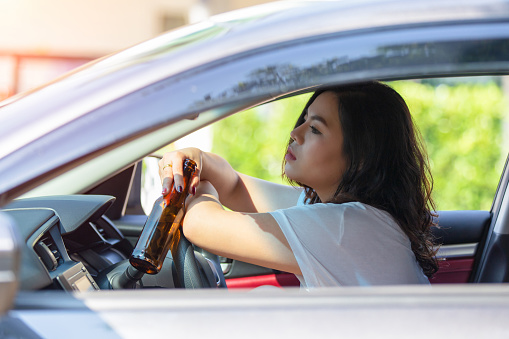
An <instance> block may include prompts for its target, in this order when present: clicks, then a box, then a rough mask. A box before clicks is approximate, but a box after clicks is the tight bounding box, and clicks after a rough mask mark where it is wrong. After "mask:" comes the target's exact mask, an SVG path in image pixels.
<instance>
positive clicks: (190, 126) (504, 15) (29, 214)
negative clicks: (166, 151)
mask: <svg viewBox="0 0 509 339" xmlns="http://www.w3.org/2000/svg"><path fill="white" fill-rule="evenodd" d="M508 73H509V2H508V1H504V0H488V1H470V0H469V1H463V2H461V3H459V2H457V1H448V0H442V1H435V0H427V1H400V0H386V1H340V2H330V1H324V2H320V1H310V2H306V1H302V2H301V1H297V2H293V1H284V2H274V3H270V4H267V5H261V6H257V7H254V8H250V9H245V10H240V11H236V12H232V13H225V14H221V15H218V16H214V17H212V18H210V19H208V20H206V21H204V22H201V23H198V24H194V25H190V26H185V27H182V28H179V29H176V30H173V31H170V32H168V33H166V34H163V35H161V36H158V37H156V38H154V39H151V40H149V41H146V42H144V43H141V44H138V45H136V46H133V47H130V48H127V49H125V50H123V51H120V52H118V53H116V54H113V55H111V56H107V57H104V58H100V59H98V60H96V61H93V62H91V63H89V64H87V65H85V66H83V67H80V68H79V69H77V70H75V71H72V72H70V73H68V74H67V75H65V76H64V77H61V78H59V79H57V80H55V81H53V82H51V83H49V84H47V85H45V86H42V87H40V88H37V89H35V90H32V91H30V92H27V93H22V94H20V95H17V96H15V97H13V98H10V99H7V100H5V101H3V102H1V103H0V142H1V147H0V178H1V179H0V207H1V211H0V225H1V228H0V273H1V274H0V277H1V279H0V282H1V284H0V288H1V289H0V291H1V294H2V301H1V307H0V311H1V312H2V313H3V314H4V316H3V318H2V320H1V322H0V335H1V336H4V337H8V338H9V337H15V338H39V337H43V338H85V337H87V338H88V337H98V338H103V337H108V338H117V337H122V338H131V337H132V338H135V337H140V336H142V335H143V336H156V335H164V336H173V335H186V334H187V335H192V336H201V335H203V336H205V335H206V336H209V337H223V336H227V335H232V336H240V337H255V336H256V337H259V336H263V337H268V338H271V337H281V336H288V337H309V336H313V337H315V336H324V337H336V336H345V337H355V338H361V337H374V336H376V337H380V336H382V337H385V336H387V337H389V336H390V337H400V338H408V337H411V338H421V337H422V338H424V337H429V336H430V335H440V336H442V335H443V336H447V337H485V336H488V335H489V336H490V337H493V338H498V337H506V336H507V334H508V332H509V326H507V325H506V321H505V319H506V318H507V316H509V286H508V285H507V284H506V283H507V282H508V279H509V272H508V264H507V263H508V259H509V188H508V183H509V167H508V166H507V161H506V162H505V164H506V165H505V166H502V167H503V168H500V171H499V175H500V180H499V182H498V187H497V188H496V190H494V192H493V195H492V198H493V200H492V204H491V207H490V208H488V210H448V211H438V223H439V226H440V227H439V228H436V229H435V231H436V236H437V237H438V238H439V239H440V240H441V243H442V246H441V248H440V251H439V253H438V259H439V260H440V263H441V265H440V270H439V272H438V274H437V276H436V277H435V279H433V280H431V282H432V286H431V287H430V286H370V287H337V288H326V289H316V290H310V291H305V290H301V289H299V288H298V287H297V285H298V283H297V281H296V279H295V277H293V276H292V275H290V274H288V273H285V272H279V271H274V270H270V269H267V268H264V267H259V266H253V265H249V264H246V263H242V262H238V261H232V260H230V259H228V258H221V257H218V256H215V255H213V254H212V253H208V252H206V251H203V250H201V249H199V248H195V247H192V244H190V243H188V242H185V239H184V240H183V241H182V246H181V247H180V250H178V251H177V252H176V253H173V254H172V255H168V257H167V258H166V260H165V263H164V266H163V270H162V271H161V272H160V273H159V274H157V275H143V276H142V277H133V276H132V271H130V270H131V268H130V264H129V262H128V258H129V256H130V253H131V251H132V249H133V245H134V244H135V243H136V241H137V239H138V237H139V235H140V233H141V231H142V229H143V226H144V224H145V221H146V219H147V215H146V212H145V211H144V209H143V206H142V203H141V201H142V199H141V182H142V172H143V171H142V169H143V165H142V164H143V161H144V159H145V161H146V163H149V162H150V161H151V160H150V159H152V161H153V157H152V154H153V153H154V152H155V151H157V150H159V149H161V148H163V147H164V146H166V145H168V144H170V143H172V142H175V141H177V140H179V139H180V138H181V137H183V136H186V135H188V134H190V133H192V132H194V131H197V130H199V129H200V128H203V127H205V126H208V125H211V124H213V123H215V122H216V121H218V120H221V119H224V118H226V117H228V116H232V115H234V114H235V115H237V114H240V113H239V112H242V111H244V110H246V109H248V108H251V107H257V106H262V105H271V104H275V103H278V102H280V101H281V100H286V99H287V98H291V97H295V96H298V95H305V94H306V93H311V92H313V91H314V90H315V89H316V88H318V87H320V86H323V85H332V84H348V83H357V82H362V81H368V80H379V81H384V82H393V81H402V80H410V81H415V80H416V79H425V80H426V81H431V80H433V79H443V78H448V79H456V78H458V77H486V76H504V75H507V74H508ZM263 107H266V106H263ZM470 127H471V128H472V129H475V128H478V126H477V125H473V126H470ZM497 140H498V139H497ZM485 151H487V150H482V152H485ZM151 157H152V158H151ZM451 168H454V167H451ZM457 194H462V192H457ZM189 262H191V264H190V265H189V266H186V264H183V263H189ZM126 272H127V273H126ZM129 272H131V273H129ZM126 274H127V278H126ZM195 283H197V284H198V287H200V289H192V287H195V286H196V285H195ZM444 283H448V284H444ZM270 286H272V287H274V286H276V287H278V288H271V287H270ZM292 286H293V287H292Z"/></svg>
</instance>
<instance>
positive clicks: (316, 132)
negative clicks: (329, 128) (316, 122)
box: [310, 126, 322, 134]
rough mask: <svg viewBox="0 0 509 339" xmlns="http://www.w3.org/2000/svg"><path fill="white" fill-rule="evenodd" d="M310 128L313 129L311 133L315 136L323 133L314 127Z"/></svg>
mask: <svg viewBox="0 0 509 339" xmlns="http://www.w3.org/2000/svg"><path fill="white" fill-rule="evenodd" d="M310 127H311V133H313V134H322V132H320V131H319V130H317V129H316V127H314V126H310Z"/></svg>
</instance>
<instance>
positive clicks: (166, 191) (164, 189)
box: [162, 187, 168, 195]
mask: <svg viewBox="0 0 509 339" xmlns="http://www.w3.org/2000/svg"><path fill="white" fill-rule="evenodd" d="M166 193H168V189H167V188H166V187H165V188H163V191H162V194H163V195H165V194H166Z"/></svg>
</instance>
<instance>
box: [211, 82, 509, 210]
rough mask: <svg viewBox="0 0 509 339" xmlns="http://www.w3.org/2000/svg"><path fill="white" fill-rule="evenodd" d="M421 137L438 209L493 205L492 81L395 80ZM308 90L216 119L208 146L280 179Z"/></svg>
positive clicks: (498, 114)
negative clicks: (425, 148) (429, 165)
mask: <svg viewBox="0 0 509 339" xmlns="http://www.w3.org/2000/svg"><path fill="white" fill-rule="evenodd" d="M390 85H391V86H393V87H394V88H395V89H396V90H397V91H398V92H399V93H401V95H402V96H403V97H404V99H405V100H406V101H407V104H408V106H409V108H410V111H411V112H412V115H413V118H414V120H415V122H416V124H417V126H418V127H419V129H420V131H421V134H422V136H423V139H424V140H425V142H426V145H427V149H428V153H429V158H430V164H431V169H432V173H433V177H434V183H435V185H434V197H435V201H436V202H437V207H438V209H440V210H448V209H484V210H488V209H490V207H491V203H492V199H493V196H494V193H495V190H496V187H497V184H498V180H499V177H500V173H501V169H502V166H503V161H504V160H505V156H506V153H504V152H503V151H505V152H506V151H507V150H502V149H501V144H502V137H503V134H502V133H503V131H502V122H503V112H504V107H505V106H504V105H505V104H506V103H505V101H504V96H503V93H502V91H501V89H500V87H499V86H497V84H495V83H488V84H468V83H465V84H455V85H439V86H432V85H430V84H423V83H419V82H414V81H401V82H393V83H391V84H390ZM309 97H310V94H306V95H299V96H295V97H292V98H288V99H283V100H279V101H275V102H272V103H269V104H265V105H262V106H259V107H256V108H253V109H250V110H247V111H245V112H242V113H240V114H235V115H233V116H231V117H229V118H226V119H224V120H222V121H220V122H219V123H217V124H215V125H214V132H213V137H214V142H213V149H212V151H213V152H215V153H218V154H220V155H222V156H223V157H225V158H226V159H227V160H228V161H229V162H230V163H231V164H232V166H233V167H234V168H235V169H237V170H239V171H241V172H243V173H246V174H249V175H253V176H256V177H259V178H262V179H266V180H270V181H274V182H278V183H281V182H282V180H281V163H282V159H283V156H284V154H285V151H286V150H285V147H286V143H287V142H288V138H289V135H290V131H291V130H292V128H293V126H294V124H295V121H296V119H297V117H298V115H299V114H300V112H301V111H302V108H303V107H304V105H305V103H306V101H307V100H308V99H309Z"/></svg>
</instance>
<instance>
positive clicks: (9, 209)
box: [2, 195, 175, 291]
mask: <svg viewBox="0 0 509 339" xmlns="http://www.w3.org/2000/svg"><path fill="white" fill-rule="evenodd" d="M114 201H115V198H114V197H112V196H107V195H64V196H48V197H37V198H27V199H19V200H15V201H13V202H12V203H10V204H9V205H7V206H5V207H4V208H3V209H2V212H4V213H6V214H8V215H9V216H10V217H11V218H12V219H14V221H15V223H16V224H17V225H18V229H19V231H20V234H21V237H22V239H23V242H24V244H25V246H23V248H22V255H21V264H20V272H19V274H20V289H21V290H44V289H60V290H62V289H63V290H68V291H90V290H97V289H102V288H111V286H109V284H108V280H109V279H110V278H111V272H113V271H114V269H116V270H117V271H123V270H125V269H124V267H127V266H128V265H129V264H128V258H129V256H130V254H131V252H132V249H133V245H132V244H131V243H130V242H129V241H128V240H127V239H126V238H124V236H123V234H122V233H121V232H120V231H119V230H118V229H117V228H116V227H115V225H114V224H113V223H112V222H111V221H110V220H109V219H108V218H107V217H106V216H105V214H104V213H105V212H106V211H107V210H108V208H109V207H111V205H112V204H113V202H114ZM171 264H172V260H171V258H166V260H165V265H164V266H166V268H165V269H164V272H163V271H162V272H161V274H158V275H156V276H151V275H144V276H143V278H142V279H141V280H140V281H139V282H138V283H137V286H136V287H169V288H172V287H175V286H174V281H173V276H172V269H171Z"/></svg>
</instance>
